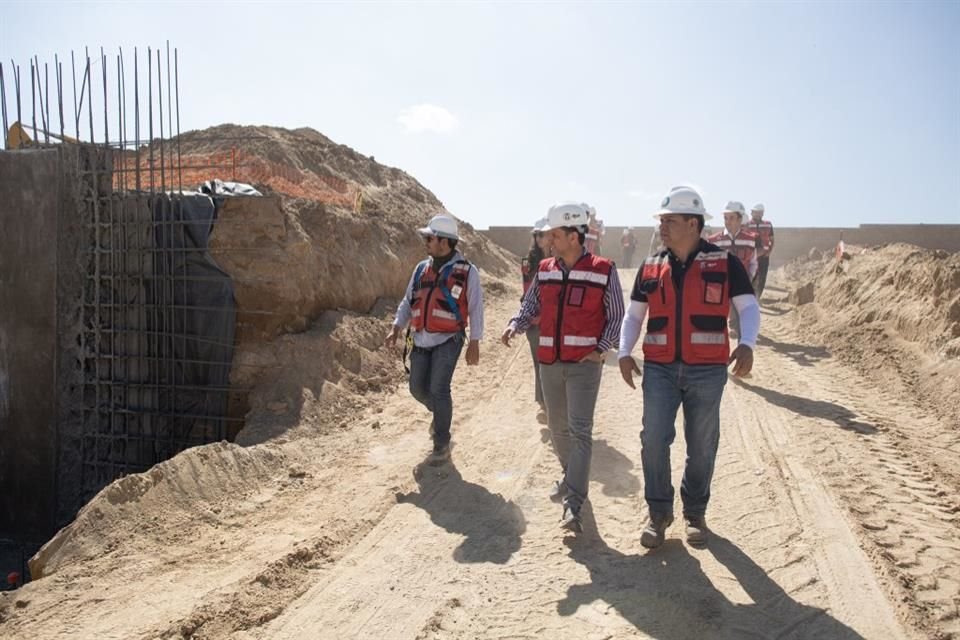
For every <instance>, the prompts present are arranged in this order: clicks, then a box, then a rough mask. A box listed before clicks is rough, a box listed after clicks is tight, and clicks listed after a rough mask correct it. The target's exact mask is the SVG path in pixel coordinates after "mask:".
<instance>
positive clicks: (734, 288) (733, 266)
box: [630, 240, 755, 302]
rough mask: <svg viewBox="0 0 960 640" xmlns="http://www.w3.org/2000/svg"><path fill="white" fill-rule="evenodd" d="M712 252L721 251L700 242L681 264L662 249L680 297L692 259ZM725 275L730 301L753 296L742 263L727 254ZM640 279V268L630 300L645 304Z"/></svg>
mask: <svg viewBox="0 0 960 640" xmlns="http://www.w3.org/2000/svg"><path fill="white" fill-rule="evenodd" d="M714 251H722V249H721V248H720V247H718V246H717V245H715V244H710V243H709V242H707V241H706V240H701V241H700V246H699V247H697V249H696V251H694V252H693V253H691V254H690V256H689V257H688V258H687V261H686V262H684V263H681V262H680V260H679V259H677V257H676V256H674V255H673V253H672V252H671V251H670V250H669V249H664V250H663V251H662V252H660V254H659V255H661V256H664V255H665V256H667V257H668V258H669V259H670V274H671V276H672V277H673V288H674V290H676V291H677V294H678V295H680V291H682V290H683V280H684V277H685V276H686V275H687V269H688V268H689V267H690V265H691V264H693V259H694V258H696V257H697V254H698V253H705V252H706V253H711V252H714ZM727 274H728V277H729V279H730V298H731V299H733V298H736V297H737V296H742V295H755V294H754V291H753V285H752V284H751V283H750V276H748V275H747V270H746V269H745V268H744V266H743V263H742V262H740V259H739V258H737V257H736V256H735V255H733V254H732V253H728V254H727ZM642 277H643V269H642V268H641V269H639V270H638V271H637V277H636V279H635V280H634V281H633V291H632V292H631V293H630V299H631V300H636V301H637V302H647V294H645V293H644V292H643V291H641V290H640V281H641V279H642Z"/></svg>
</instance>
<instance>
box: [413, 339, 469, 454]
mask: <svg viewBox="0 0 960 640" xmlns="http://www.w3.org/2000/svg"><path fill="white" fill-rule="evenodd" d="M463 341H464V337H463V335H461V334H457V335H455V336H453V337H452V338H450V339H449V340H447V341H446V342H444V343H443V344H440V345H437V346H436V347H433V348H432V349H422V348H420V347H414V348H413V352H411V353H410V393H411V395H413V397H414V398H416V399H417V401H419V402H420V403H421V404H423V406H425V407H426V408H427V409H428V410H429V411H430V412H431V413H432V414H433V441H434V443H436V444H446V443H448V442H450V422H451V421H452V420H453V398H452V397H451V396H450V381H451V380H452V379H453V372H454V370H455V369H456V368H457V360H459V359H460V351H462V350H463Z"/></svg>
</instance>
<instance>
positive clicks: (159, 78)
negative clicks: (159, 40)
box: [157, 49, 167, 192]
mask: <svg viewBox="0 0 960 640" xmlns="http://www.w3.org/2000/svg"><path fill="white" fill-rule="evenodd" d="M157 108H158V109H159V112H160V191H164V192H165V191H166V190H167V178H166V167H165V165H166V159H165V158H164V155H163V69H162V68H161V66H160V49H157Z"/></svg>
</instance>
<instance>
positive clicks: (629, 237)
mask: <svg viewBox="0 0 960 640" xmlns="http://www.w3.org/2000/svg"><path fill="white" fill-rule="evenodd" d="M620 248H621V249H623V264H622V265H620V266H622V267H623V268H624V269H629V268H630V265H632V264H633V253H634V252H635V251H636V250H637V236H635V235H634V233H633V229H631V228H630V227H627V228H626V229H624V230H623V235H622V236H621V237H620Z"/></svg>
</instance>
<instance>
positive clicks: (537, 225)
mask: <svg viewBox="0 0 960 640" xmlns="http://www.w3.org/2000/svg"><path fill="white" fill-rule="evenodd" d="M546 226H547V219H546V218H540V219H539V220H537V221H536V222H534V223H533V229H531V230H530V233H538V232H540V231H543V228H544V227H546Z"/></svg>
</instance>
